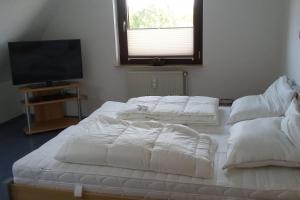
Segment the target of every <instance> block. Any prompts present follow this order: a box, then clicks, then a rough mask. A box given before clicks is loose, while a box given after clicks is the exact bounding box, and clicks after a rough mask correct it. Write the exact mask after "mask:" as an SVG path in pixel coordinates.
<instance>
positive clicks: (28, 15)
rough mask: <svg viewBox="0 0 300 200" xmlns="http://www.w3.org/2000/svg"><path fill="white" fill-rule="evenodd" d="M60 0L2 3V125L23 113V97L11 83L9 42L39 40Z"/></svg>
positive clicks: (2, 0)
mask: <svg viewBox="0 0 300 200" xmlns="http://www.w3.org/2000/svg"><path fill="white" fill-rule="evenodd" d="M56 2H57V0H26V1H24V0H1V1H0V91H1V95H0V123H1V122H3V121H6V120H9V119H11V118H13V117H15V116H18V115H20V114H21V113H22V108H21V105H20V96H19V93H18V92H17V91H16V88H15V87H13V86H12V83H11V81H10V79H11V76H10V67H9V59H8V58H9V57H8V49H7V42H9V41H18V40H39V39H40V38H41V36H42V35H43V32H44V31H45V28H46V26H47V24H48V23H49V21H50V19H51V17H52V13H53V11H54V10H55V9H56V5H57V4H56Z"/></svg>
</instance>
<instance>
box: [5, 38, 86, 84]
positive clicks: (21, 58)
mask: <svg viewBox="0 0 300 200" xmlns="http://www.w3.org/2000/svg"><path fill="white" fill-rule="evenodd" d="M8 48H9V55H10V63H11V72H12V80H13V84H14V85H20V84H28V83H42V82H46V83H47V84H51V83H52V82H53V81H60V80H68V79H80V78H82V58H81V44H80V40H77V39H76V40H51V41H34V42H10V43H8Z"/></svg>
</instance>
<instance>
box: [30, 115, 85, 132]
mask: <svg viewBox="0 0 300 200" xmlns="http://www.w3.org/2000/svg"><path fill="white" fill-rule="evenodd" d="M78 122H79V119H77V118H70V117H65V118H61V119H54V120H49V121H43V122H35V123H33V124H32V125H31V130H30V132H29V130H28V128H25V132H26V134H27V135H32V134H36V133H41V132H46V131H52V130H58V129H63V128H66V127H69V126H72V125H75V124H77V123H78Z"/></svg>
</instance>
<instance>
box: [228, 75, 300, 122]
mask: <svg viewBox="0 0 300 200" xmlns="http://www.w3.org/2000/svg"><path fill="white" fill-rule="evenodd" d="M294 96H295V91H294V90H293V89H292V88H291V86H290V85H289V83H288V78H287V77H286V76H282V77H280V78H279V79H278V80H276V81H275V82H274V83H273V84H272V85H271V86H270V87H269V88H268V89H267V90H266V91H265V93H264V94H261V95H253V96H245V97H242V98H239V99H237V100H236V101H234V103H233V105H232V108H231V113H230V118H229V121H228V123H231V124H233V123H236V122H239V121H244V120H250V119H256V118H262V117H277V116H282V115H284V113H285V111H286V110H287V108H288V107H289V105H290V103H291V101H292V99H293V97H294Z"/></svg>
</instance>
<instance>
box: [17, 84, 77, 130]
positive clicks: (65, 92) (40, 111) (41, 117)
mask: <svg viewBox="0 0 300 200" xmlns="http://www.w3.org/2000/svg"><path fill="white" fill-rule="evenodd" d="M19 91H20V92H21V93H23V95H24V100H23V101H22V103H23V104H24V106H25V111H26V118H27V127H25V133H26V134H27V135H32V134H35V133H41V132H46V131H51V130H57V129H63V128H66V127H68V126H71V125H74V124H77V123H78V122H79V121H80V120H81V118H82V114H81V96H80V85H79V83H78V82H69V83H63V84H57V85H53V86H46V87H45V86H44V87H33V86H25V87H21V88H19ZM67 101H77V106H78V117H76V118H74V117H65V112H64V104H65V102H67ZM31 108H33V109H34V117H33V118H32V117H31V111H30V110H31Z"/></svg>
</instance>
